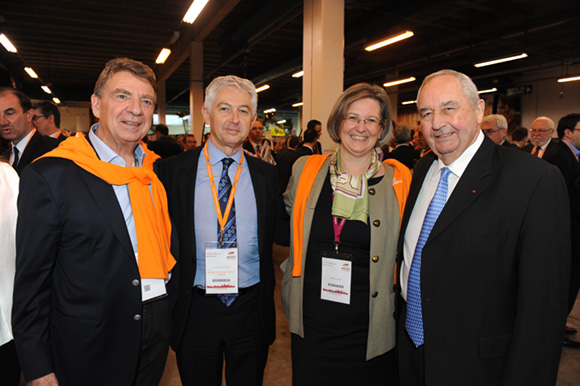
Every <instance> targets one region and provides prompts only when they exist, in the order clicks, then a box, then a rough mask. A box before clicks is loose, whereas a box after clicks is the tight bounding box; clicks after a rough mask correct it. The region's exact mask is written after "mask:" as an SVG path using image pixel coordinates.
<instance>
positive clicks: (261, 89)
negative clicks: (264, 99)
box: [256, 84, 270, 92]
mask: <svg viewBox="0 0 580 386" xmlns="http://www.w3.org/2000/svg"><path fill="white" fill-rule="evenodd" d="M269 88H270V85H269V84H265V85H263V86H260V87H258V88H256V92H262V91H264V90H267V89H269Z"/></svg>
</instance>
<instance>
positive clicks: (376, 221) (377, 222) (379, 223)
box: [373, 220, 381, 227]
mask: <svg viewBox="0 0 580 386" xmlns="http://www.w3.org/2000/svg"><path fill="white" fill-rule="evenodd" d="M373 225H374V226H376V227H379V226H380V225H381V222H380V221H379V220H375V221H373Z"/></svg>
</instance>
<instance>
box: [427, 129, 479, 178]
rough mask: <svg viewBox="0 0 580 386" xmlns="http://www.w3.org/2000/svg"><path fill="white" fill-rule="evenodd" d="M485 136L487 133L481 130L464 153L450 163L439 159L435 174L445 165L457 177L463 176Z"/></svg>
mask: <svg viewBox="0 0 580 386" xmlns="http://www.w3.org/2000/svg"><path fill="white" fill-rule="evenodd" d="M484 137H485V134H483V131H481V130H479V134H478V135H477V138H476V139H475V142H473V143H472V144H471V145H470V146H469V147H468V148H467V149H465V151H464V152H463V154H461V155H460V156H459V158H457V159H456V160H455V161H453V162H452V163H451V164H450V165H445V164H444V163H443V161H441V159H438V160H437V167H436V169H435V175H436V174H438V173H439V170H441V169H442V168H443V167H447V168H449V170H450V171H451V173H453V174H454V175H455V176H457V178H461V176H462V175H463V172H464V171H465V169H467V165H469V163H470V162H471V159H472V158H473V156H474V155H475V153H476V152H477V150H478V149H479V147H480V146H481V144H482V143H483V139H484Z"/></svg>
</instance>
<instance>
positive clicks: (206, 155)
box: [203, 142, 244, 233]
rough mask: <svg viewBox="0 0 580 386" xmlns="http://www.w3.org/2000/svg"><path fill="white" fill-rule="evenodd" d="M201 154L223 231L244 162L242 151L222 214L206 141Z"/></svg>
mask: <svg viewBox="0 0 580 386" xmlns="http://www.w3.org/2000/svg"><path fill="white" fill-rule="evenodd" d="M203 154H204V156H205V167H206V168H207V174H208V175H209V183H210V186H211V193H212V195H213V203H214V205H215V210H216V214H217V219H218V222H219V224H220V229H221V232H222V233H223V231H224V227H225V226H226V222H227V221H228V216H229V215H230V211H231V210H232V205H233V203H234V196H235V195H236V189H237V188H238V180H239V179H240V174H241V173H242V164H243V163H244V152H242V157H241V158H240V164H239V165H238V170H237V172H236V177H235V178H234V182H233V184H232V190H231V192H230V197H229V198H228V204H227V205H226V211H225V213H224V214H223V216H222V209H221V207H220V203H219V199H218V192H217V189H216V187H215V180H214V178H213V172H212V170H211V163H210V162H209V153H208V152H207V142H206V144H205V146H204V147H203Z"/></svg>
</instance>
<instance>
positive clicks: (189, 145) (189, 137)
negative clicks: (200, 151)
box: [184, 134, 197, 151]
mask: <svg viewBox="0 0 580 386" xmlns="http://www.w3.org/2000/svg"><path fill="white" fill-rule="evenodd" d="M196 147H197V140H196V139H195V135H193V134H186V135H185V138H184V150H185V151H187V150H193V149H195V148H196Z"/></svg>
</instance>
